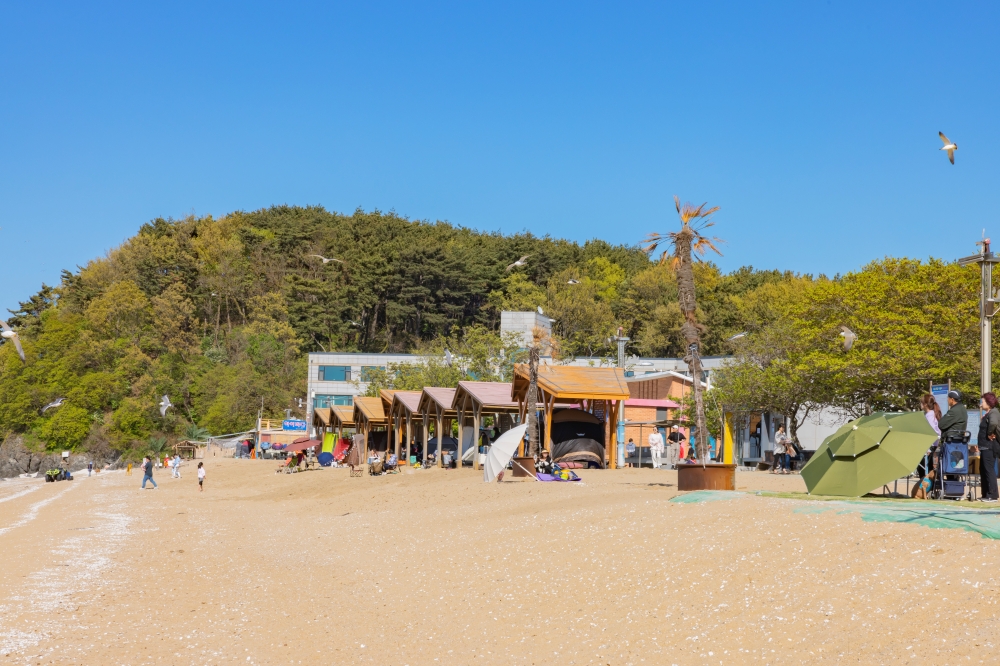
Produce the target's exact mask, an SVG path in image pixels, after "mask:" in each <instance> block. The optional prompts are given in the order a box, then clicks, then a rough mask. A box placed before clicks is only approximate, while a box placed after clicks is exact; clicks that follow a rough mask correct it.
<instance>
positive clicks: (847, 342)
mask: <svg viewBox="0 0 1000 666" xmlns="http://www.w3.org/2000/svg"><path fill="white" fill-rule="evenodd" d="M840 337H842V338H844V351H851V347H853V346H854V341H855V340H857V339H858V336H857V335H856V334H855V333H854V331H852V330H851V329H849V328H847V327H846V326H841V327H840Z"/></svg>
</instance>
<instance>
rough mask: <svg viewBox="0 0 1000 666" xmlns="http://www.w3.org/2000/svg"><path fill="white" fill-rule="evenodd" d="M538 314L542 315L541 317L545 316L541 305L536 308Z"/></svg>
mask: <svg viewBox="0 0 1000 666" xmlns="http://www.w3.org/2000/svg"><path fill="white" fill-rule="evenodd" d="M538 314H540V315H542V316H543V317H544V316H545V313H544V312H542V306H541V305H539V306H538Z"/></svg>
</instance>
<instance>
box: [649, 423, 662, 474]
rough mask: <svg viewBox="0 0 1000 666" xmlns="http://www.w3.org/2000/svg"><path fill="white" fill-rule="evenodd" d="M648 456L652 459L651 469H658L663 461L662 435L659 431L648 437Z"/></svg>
mask: <svg viewBox="0 0 1000 666" xmlns="http://www.w3.org/2000/svg"><path fill="white" fill-rule="evenodd" d="M649 454H650V455H651V456H652V457H653V469H659V468H660V465H661V464H662V459H663V435H661V434H660V431H659V430H654V431H653V432H652V433H651V434H650V435H649Z"/></svg>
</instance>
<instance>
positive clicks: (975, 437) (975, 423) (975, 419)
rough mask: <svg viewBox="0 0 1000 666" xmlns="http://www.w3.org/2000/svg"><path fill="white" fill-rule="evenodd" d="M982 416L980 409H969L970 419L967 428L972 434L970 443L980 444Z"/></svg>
mask: <svg viewBox="0 0 1000 666" xmlns="http://www.w3.org/2000/svg"><path fill="white" fill-rule="evenodd" d="M981 418H982V417H981V416H980V415H979V410H978V409H970V410H969V421H968V423H969V424H968V425H967V426H965V429H966V430H968V431H969V433H970V434H971V435H972V439H970V440H969V444H973V445H975V446H979V421H980V419H981Z"/></svg>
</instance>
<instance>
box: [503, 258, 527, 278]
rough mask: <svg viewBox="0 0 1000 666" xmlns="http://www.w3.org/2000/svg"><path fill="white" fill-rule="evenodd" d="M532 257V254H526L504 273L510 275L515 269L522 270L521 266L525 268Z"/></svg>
mask: <svg viewBox="0 0 1000 666" xmlns="http://www.w3.org/2000/svg"><path fill="white" fill-rule="evenodd" d="M530 256H531V255H530V254H526V255H524V256H523V257H521V258H520V259H518V260H517V261H515V262H514V263H512V264H510V265H508V266H507V269H506V270H504V273H510V272H511V271H512V270H514V269H515V268H520V267H521V266H524V265H525V262H526V261H527V260H528V257H530Z"/></svg>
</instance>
